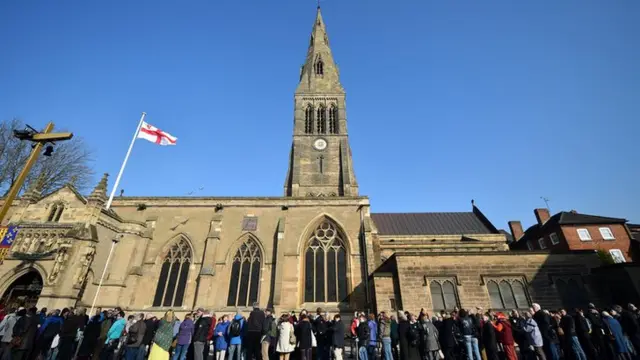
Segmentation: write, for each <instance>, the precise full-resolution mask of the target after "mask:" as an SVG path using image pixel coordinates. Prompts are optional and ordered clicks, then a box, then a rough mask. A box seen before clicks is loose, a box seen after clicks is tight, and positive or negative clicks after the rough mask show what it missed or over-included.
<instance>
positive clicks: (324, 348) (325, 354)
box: [313, 308, 331, 360]
mask: <svg viewBox="0 0 640 360" xmlns="http://www.w3.org/2000/svg"><path fill="white" fill-rule="evenodd" d="M316 314H317V317H316V319H315V320H314V321H313V333H314V335H315V336H316V343H317V347H316V352H317V354H316V355H317V356H316V359H318V360H329V356H330V353H329V347H330V346H331V339H330V338H329V337H328V335H329V334H328V330H329V322H328V321H329V319H326V318H325V315H324V311H323V310H322V309H321V308H318V310H317V312H316Z"/></svg>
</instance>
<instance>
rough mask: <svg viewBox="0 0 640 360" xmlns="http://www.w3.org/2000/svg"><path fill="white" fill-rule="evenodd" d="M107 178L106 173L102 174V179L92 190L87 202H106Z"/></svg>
mask: <svg viewBox="0 0 640 360" xmlns="http://www.w3.org/2000/svg"><path fill="white" fill-rule="evenodd" d="M108 178H109V174H108V173H104V174H103V175H102V178H101V179H100V181H99V182H98V185H96V187H95V188H94V189H93V191H92V192H91V195H89V200H95V201H98V202H105V201H107V179H108Z"/></svg>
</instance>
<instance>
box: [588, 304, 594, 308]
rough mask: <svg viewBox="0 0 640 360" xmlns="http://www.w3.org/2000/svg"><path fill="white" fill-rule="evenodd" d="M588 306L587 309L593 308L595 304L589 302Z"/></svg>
mask: <svg viewBox="0 0 640 360" xmlns="http://www.w3.org/2000/svg"><path fill="white" fill-rule="evenodd" d="M588 307H589V309H595V308H596V306H595V305H594V304H593V303H589V305H588Z"/></svg>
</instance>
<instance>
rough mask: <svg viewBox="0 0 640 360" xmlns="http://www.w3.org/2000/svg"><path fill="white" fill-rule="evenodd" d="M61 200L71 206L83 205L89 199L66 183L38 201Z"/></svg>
mask: <svg viewBox="0 0 640 360" xmlns="http://www.w3.org/2000/svg"><path fill="white" fill-rule="evenodd" d="M56 201H61V202H63V203H66V204H69V205H71V206H81V205H85V204H86V203H87V199H85V197H84V196H82V194H80V193H79V192H78V191H77V190H76V189H74V188H73V187H71V186H68V185H65V186H63V187H61V188H60V189H58V190H55V191H53V192H51V193H49V194H46V195H45V196H43V197H42V199H40V201H38V203H42V202H46V203H51V202H56Z"/></svg>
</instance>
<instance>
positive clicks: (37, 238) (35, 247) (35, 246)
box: [26, 234, 41, 253]
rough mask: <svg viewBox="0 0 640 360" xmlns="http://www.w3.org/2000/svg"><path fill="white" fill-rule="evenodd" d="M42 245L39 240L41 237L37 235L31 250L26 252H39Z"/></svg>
mask: <svg viewBox="0 0 640 360" xmlns="http://www.w3.org/2000/svg"><path fill="white" fill-rule="evenodd" d="M40 244H41V241H40V239H39V236H38V234H35V235H34V237H33V239H32V240H31V246H29V249H28V250H27V251H26V252H28V253H35V252H38V249H39V248H40Z"/></svg>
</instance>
